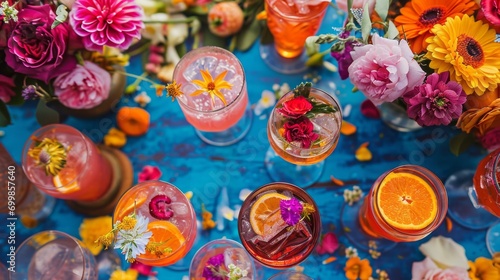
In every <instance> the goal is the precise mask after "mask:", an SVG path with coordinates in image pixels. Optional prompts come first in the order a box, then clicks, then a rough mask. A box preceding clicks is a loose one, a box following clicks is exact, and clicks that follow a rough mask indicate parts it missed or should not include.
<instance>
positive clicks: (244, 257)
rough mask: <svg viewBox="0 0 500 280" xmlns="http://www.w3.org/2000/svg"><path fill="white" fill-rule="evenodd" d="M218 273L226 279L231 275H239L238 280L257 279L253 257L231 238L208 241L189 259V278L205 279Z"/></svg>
mask: <svg viewBox="0 0 500 280" xmlns="http://www.w3.org/2000/svg"><path fill="white" fill-rule="evenodd" d="M238 269H239V270H240V271H241V272H240V273H238ZM220 274H222V275H224V276H226V277H228V279H233V278H231V276H234V277H236V276H240V278H238V279H240V280H257V279H259V278H257V277H258V273H257V271H256V268H255V265H254V262H253V259H252V258H251V257H250V256H249V255H248V254H247V252H246V251H245V249H244V248H243V246H242V245H241V244H240V243H238V242H236V241H234V240H231V239H217V240H212V241H210V242H208V243H207V244H205V245H203V247H201V248H200V249H199V250H198V251H197V252H196V254H195V255H194V257H193V259H192V260H191V266H190V267H189V279H206V278H209V277H210V276H213V275H214V276H215V275H220Z"/></svg>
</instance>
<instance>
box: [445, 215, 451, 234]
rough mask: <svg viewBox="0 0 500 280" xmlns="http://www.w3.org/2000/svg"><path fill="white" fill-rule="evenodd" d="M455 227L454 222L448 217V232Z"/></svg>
mask: <svg viewBox="0 0 500 280" xmlns="http://www.w3.org/2000/svg"><path fill="white" fill-rule="evenodd" d="M452 229H453V222H452V221H451V219H450V217H446V230H447V231H448V232H451V230H452Z"/></svg>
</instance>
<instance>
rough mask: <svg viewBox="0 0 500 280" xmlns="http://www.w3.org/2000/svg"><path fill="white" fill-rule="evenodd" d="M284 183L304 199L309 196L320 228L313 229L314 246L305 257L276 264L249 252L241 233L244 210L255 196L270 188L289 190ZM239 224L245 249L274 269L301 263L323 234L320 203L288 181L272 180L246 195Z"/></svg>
mask: <svg viewBox="0 0 500 280" xmlns="http://www.w3.org/2000/svg"><path fill="white" fill-rule="evenodd" d="M283 185H284V186H288V187H291V188H292V189H293V190H292V191H291V192H292V193H293V194H294V195H297V196H298V197H299V198H302V199H304V198H307V200H309V201H307V203H310V204H312V206H313V207H314V209H315V210H316V211H314V212H313V213H312V216H313V219H314V221H315V224H318V227H319V230H316V231H315V230H314V228H312V229H311V231H312V233H311V235H312V240H313V241H311V242H313V243H314V246H311V247H310V248H309V249H308V250H307V251H306V252H305V254H303V258H301V259H300V260H298V261H295V262H293V263H290V264H287V265H277V266H276V265H272V264H270V263H269V262H272V260H268V259H266V260H268V261H269V262H263V261H262V260H260V259H259V258H256V257H253V256H252V254H251V253H250V252H248V249H247V246H246V245H245V242H243V240H245V239H244V238H243V236H242V233H241V225H242V220H243V212H245V211H244V210H243V209H247V208H249V207H250V204H251V203H252V201H253V200H255V198H256V197H257V195H258V194H260V193H262V192H264V191H268V190H276V189H282V190H288V189H287V188H286V187H282V188H280V186H283ZM297 193H299V194H297ZM237 226H238V236H239V237H240V240H242V242H241V245H243V248H245V250H246V251H247V253H248V254H249V255H250V256H251V257H252V259H254V260H255V261H257V262H259V263H260V264H262V265H264V266H266V267H270V268H274V269H285V268H290V267H293V266H296V265H298V264H300V263H301V262H303V261H304V260H305V259H306V258H308V257H309V256H310V255H311V253H312V252H313V251H314V249H315V248H316V244H317V243H318V241H319V238H320V236H321V216H320V213H319V208H318V205H317V204H316V202H315V201H314V199H313V198H312V197H311V196H310V195H309V194H308V193H307V192H306V191H305V190H304V189H302V188H301V187H298V186H296V185H294V184H291V183H287V182H272V183H268V184H265V185H262V186H260V187H258V188H257V189H255V190H254V191H252V192H251V193H250V194H249V195H248V196H247V197H246V199H245V201H243V204H242V205H241V208H240V211H239V213H238V225H237Z"/></svg>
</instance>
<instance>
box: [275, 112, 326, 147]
mask: <svg viewBox="0 0 500 280" xmlns="http://www.w3.org/2000/svg"><path fill="white" fill-rule="evenodd" d="M283 128H284V129H285V131H284V132H283V137H285V139H286V141H288V142H295V141H298V142H301V148H306V149H307V148H310V147H311V144H312V142H314V141H316V140H317V139H318V138H319V135H318V134H317V133H315V132H313V129H314V125H313V123H312V122H311V121H310V120H309V119H308V118H306V117H301V118H298V119H293V120H289V121H287V122H286V123H285V125H283Z"/></svg>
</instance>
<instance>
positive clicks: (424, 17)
mask: <svg viewBox="0 0 500 280" xmlns="http://www.w3.org/2000/svg"><path fill="white" fill-rule="evenodd" d="M443 14H444V13H443V10H442V9H441V8H438V7H434V8H430V9H428V10H425V11H424V12H423V13H422V14H421V15H420V18H419V22H420V23H421V24H423V25H425V26H428V25H430V26H432V25H434V24H436V23H438V22H439V21H440V20H441V17H443Z"/></svg>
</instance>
